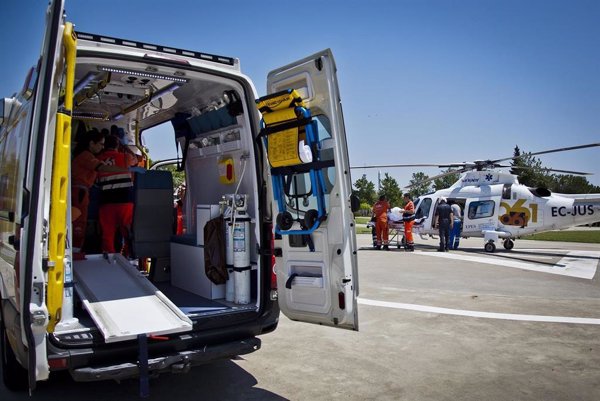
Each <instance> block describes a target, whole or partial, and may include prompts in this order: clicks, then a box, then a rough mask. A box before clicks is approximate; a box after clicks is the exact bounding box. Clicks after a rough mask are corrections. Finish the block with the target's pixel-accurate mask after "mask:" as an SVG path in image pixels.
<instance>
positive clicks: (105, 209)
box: [98, 135, 137, 256]
mask: <svg viewBox="0 0 600 401" xmlns="http://www.w3.org/2000/svg"><path fill="white" fill-rule="evenodd" d="M104 147H105V149H104V152H102V153H101V154H100V155H99V156H98V159H99V160H102V161H103V162H104V163H105V164H106V165H109V166H116V167H120V168H122V169H123V171H125V172H123V171H121V172H100V173H98V185H99V187H100V211H99V221H100V229H101V231H102V253H104V254H109V253H115V252H116V250H115V236H116V234H117V231H118V232H119V233H120V234H121V238H122V240H123V246H122V247H121V249H119V251H123V253H124V254H125V256H127V253H128V250H129V246H128V244H129V237H130V235H129V234H130V232H131V224H132V221H133V181H132V179H131V174H130V173H129V172H128V170H129V167H132V166H135V165H136V164H137V158H136V157H135V156H134V155H133V154H132V153H130V152H126V151H121V150H119V149H118V147H119V138H117V137H116V136H114V135H108V136H107V137H106V140H105V144H104Z"/></svg>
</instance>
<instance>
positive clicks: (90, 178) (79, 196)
mask: <svg viewBox="0 0 600 401" xmlns="http://www.w3.org/2000/svg"><path fill="white" fill-rule="evenodd" d="M78 139H79V140H78V142H77V146H76V147H75V150H74V152H73V154H74V157H73V161H72V162H71V176H72V177H71V178H72V179H71V206H72V211H71V213H72V216H73V253H74V255H73V256H74V257H75V258H77V259H83V258H85V255H84V254H83V253H82V252H81V251H82V248H83V243H84V241H85V231H86V227H87V217H88V207H89V205H90V195H89V190H90V188H91V187H92V185H94V182H95V181H96V177H97V175H98V172H124V171H127V169H123V168H121V167H115V166H108V165H106V164H105V163H104V162H102V161H101V160H99V159H98V158H97V157H96V155H97V154H99V153H100V152H101V151H102V149H103V148H104V136H103V135H102V133H101V132H100V131H98V130H91V131H89V132H87V133H86V134H84V135H81V138H78Z"/></svg>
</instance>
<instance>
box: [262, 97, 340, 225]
mask: <svg viewBox="0 0 600 401" xmlns="http://www.w3.org/2000/svg"><path fill="white" fill-rule="evenodd" d="M256 103H257V107H258V109H259V111H260V112H261V113H262V116H263V119H262V125H263V128H262V130H261V133H260V135H259V139H262V140H263V141H264V144H265V147H266V150H267V157H268V159H269V165H270V167H271V177H272V181H273V195H274V197H275V200H276V203H277V207H278V214H277V218H276V226H275V232H276V233H277V234H280V235H310V234H311V233H312V232H313V231H314V230H316V229H317V228H318V227H319V225H320V224H321V222H323V221H324V220H325V219H326V218H327V210H326V202H325V193H326V184H325V179H324V175H323V170H324V169H326V168H328V167H331V166H333V165H334V164H333V161H332V160H325V161H322V160H321V158H320V144H319V136H318V130H317V123H316V121H314V120H313V118H312V116H311V113H310V110H309V109H308V108H306V107H305V105H304V103H303V100H302V98H301V97H300V95H298V93H297V92H296V91H295V90H293V89H288V90H285V91H282V92H278V93H275V94H272V95H268V96H264V97H262V98H260V99H258V100H256ZM306 175H308V178H309V181H310V190H308V191H307V192H306V193H300V192H301V189H299V188H300V187H302V185H301V183H300V181H303V180H305V178H306ZM301 176H302V177H301ZM309 197H310V198H314V199H316V206H317V208H316V209H308V210H301V209H300V206H299V205H300V203H301V202H302V203H308V201H307V198H309Z"/></svg>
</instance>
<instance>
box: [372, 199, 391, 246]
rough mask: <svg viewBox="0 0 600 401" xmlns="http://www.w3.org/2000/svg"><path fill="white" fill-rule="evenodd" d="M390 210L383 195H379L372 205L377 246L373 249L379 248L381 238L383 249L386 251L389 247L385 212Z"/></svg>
mask: <svg viewBox="0 0 600 401" xmlns="http://www.w3.org/2000/svg"><path fill="white" fill-rule="evenodd" d="M389 210H390V204H389V203H388V201H387V200H386V199H385V195H381V196H380V197H379V201H377V202H375V204H374V205H373V214H374V215H375V232H376V233H377V246H376V247H375V249H381V242H382V240H383V249H385V250H386V251H387V250H389V249H390V247H389V242H390V241H389V236H388V221H387V220H388V217H387V213H388V211H389Z"/></svg>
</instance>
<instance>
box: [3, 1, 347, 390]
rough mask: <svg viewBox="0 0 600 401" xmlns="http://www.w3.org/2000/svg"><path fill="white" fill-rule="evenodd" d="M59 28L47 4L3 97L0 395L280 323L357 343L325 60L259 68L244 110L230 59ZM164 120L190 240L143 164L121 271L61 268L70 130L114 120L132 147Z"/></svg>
mask: <svg viewBox="0 0 600 401" xmlns="http://www.w3.org/2000/svg"><path fill="white" fill-rule="evenodd" d="M64 18H65V16H64V14H63V1H54V2H52V3H51V4H50V6H49V8H48V12H47V29H46V34H45V38H44V42H43V48H42V52H41V56H40V59H39V63H38V64H37V66H36V67H35V68H32V69H31V71H30V73H29V74H28V75H27V78H26V80H25V84H24V86H23V88H22V90H21V91H20V92H18V93H17V94H15V95H14V96H12V97H7V98H4V99H2V101H1V109H0V124H1V125H0V296H1V305H2V308H1V313H2V315H1V317H2V318H1V326H0V330H1V335H2V341H1V345H2V372H3V378H4V383H5V385H6V386H7V387H8V388H10V389H27V388H30V389H34V388H35V386H36V382H38V381H41V380H47V379H48V378H50V377H51V376H52V375H51V373H52V372H53V371H59V370H68V371H69V372H70V374H71V375H72V377H73V379H74V380H76V381H93V380H106V379H115V380H119V379H124V378H129V377H140V378H141V379H143V378H146V379H147V378H148V376H150V375H152V376H155V375H158V374H159V373H163V372H175V371H187V370H188V369H189V368H190V367H192V366H194V365H198V364H203V363H207V362H210V361H213V360H216V359H220V358H230V357H233V356H235V355H240V354H246V353H250V352H253V351H256V350H258V349H259V348H260V344H261V342H260V340H259V339H258V338H257V336H259V335H261V334H265V333H268V332H271V331H273V330H274V329H275V328H276V326H277V323H278V316H279V311H280V310H281V311H282V312H283V313H284V314H285V315H286V316H288V317H289V318H290V319H293V320H298V321H305V322H312V323H317V324H321V325H328V326H334V327H339V328H345V329H351V330H358V320H357V304H356V297H357V295H358V275H357V261H356V252H357V246H356V239H355V228H354V219H353V215H352V210H351V209H352V207H353V206H354V202H353V199H352V198H351V179H350V169H349V164H348V154H347V144H346V138H345V132H344V123H343V120H342V109H341V102H340V96H339V93H338V86H337V80H336V76H335V71H336V67H335V63H334V60H333V57H332V54H331V52H330V51H329V50H325V51H322V52H320V53H317V54H314V55H312V56H310V57H306V58H304V59H302V60H300V61H299V62H296V63H292V64H289V65H286V66H285V67H282V68H279V69H277V70H275V71H273V72H271V73H270V74H269V76H268V83H267V85H268V88H267V96H266V97H265V98H263V99H260V100H258V101H257V92H256V90H255V88H254V86H253V84H252V82H251V81H250V79H249V78H248V77H246V76H245V75H243V74H242V72H241V71H240V65H239V61H238V60H237V59H235V58H231V57H222V56H217V55H213V54H206V53H202V52H197V51H188V50H181V49H178V48H173V47H168V46H162V45H154V44H148V43H140V42H136V41H133V40H124V39H117V38H112V37H106V36H102V35H96V34H88V33H81V32H75V31H74V30H73V25H72V24H71V23H69V22H66V21H65V19H64ZM13 39H15V40H16V38H13ZM259 108H260V111H259ZM165 123H167V124H165ZM161 124H163V126H164V125H166V126H167V127H170V129H169V130H167V132H168V134H166V135H169V140H168V141H166V142H168V143H172V144H173V146H177V147H179V149H180V150H181V157H180V158H179V159H178V160H177V165H178V167H179V168H180V170H182V171H184V172H185V180H186V186H187V193H186V196H185V198H184V204H183V209H184V210H185V213H184V214H183V220H184V221H183V224H184V226H185V227H186V230H185V233H182V232H179V233H177V232H176V231H174V229H173V201H174V199H173V191H174V188H173V179H172V175H171V173H170V172H169V171H165V170H160V169H152V168H151V167H150V166H147V167H149V168H148V169H147V171H146V172H145V173H143V172H138V173H136V174H135V177H134V178H133V179H134V183H135V185H134V189H133V193H134V216H133V226H132V227H131V239H132V245H131V247H132V254H133V255H134V258H126V257H124V256H122V255H120V254H110V255H103V254H93V252H89V251H88V252H86V254H85V256H83V257H79V258H74V257H73V255H74V253H75V252H74V250H73V246H72V231H73V230H72V224H71V222H72V221H73V220H74V219H76V218H77V217H78V216H77V215H78V214H79V211H76V210H75V208H74V207H72V203H71V196H72V191H73V185H72V184H73V182H72V176H71V159H72V157H73V155H72V152H73V146H74V141H75V140H77V139H78V138H76V135H75V133H76V132H77V133H78V135H85V131H86V130H89V129H92V128H96V129H99V130H101V129H103V128H106V129H109V128H110V127H111V126H112V125H116V126H117V127H118V128H120V129H121V130H122V131H123V132H125V133H126V137H128V138H129V140H130V145H133V146H137V148H138V149H139V150H140V151H142V152H143V151H145V148H144V147H143V146H141V143H142V142H141V141H142V138H143V135H144V132H145V131H146V130H148V129H151V128H153V127H157V126H159V125H161ZM309 128H310V129H309ZM81 132H83V134H80V133H81ZM79 140H81V138H79ZM146 156H149V157H150V158H152V154H150V155H146ZM90 214H91V213H90ZM219 216H222V217H223V220H220V218H219ZM92 223H93V222H90V224H89V225H88V228H89V227H92V226H93V224H92ZM213 223H214V224H217V223H218V224H220V225H216V226H215V225H214V224H213ZM211 224H212V225H211ZM209 226H211V227H213V230H212V231H210V230H208V231H207V228H209ZM215 227H217V228H216V229H215ZM220 227H222V228H220ZM215 244H216V245H215ZM215 257H216V259H214V258H215ZM140 260H144V261H150V263H149V266H150V267H149V269H148V271H142V270H143V269H141V266H140V265H137V264H136V263H135V262H136V261H140ZM214 260H216V262H214ZM213 262H214V263H215V266H212V264H213ZM208 265H211V269H212V268H215V269H216V270H215V271H217V272H218V274H221V275H223V274H224V275H225V276H226V281H225V282H223V280H221V281H219V280H214V279H213V278H212V277H211V275H210V274H207V272H208V271H209V269H208ZM223 266H225V270H224V271H225V273H223ZM213 273H214V271H213ZM209 277H211V278H209Z"/></svg>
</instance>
